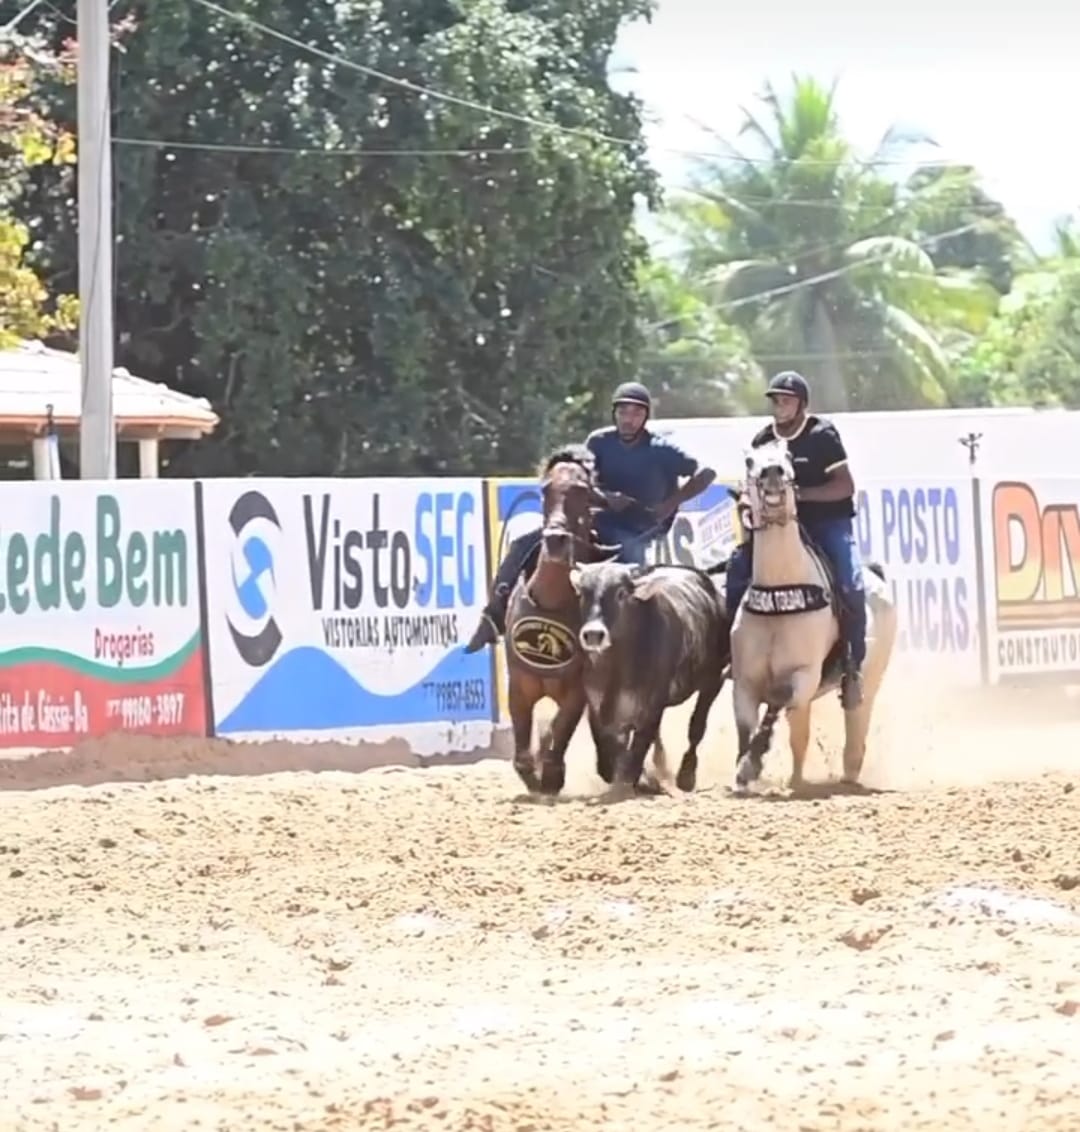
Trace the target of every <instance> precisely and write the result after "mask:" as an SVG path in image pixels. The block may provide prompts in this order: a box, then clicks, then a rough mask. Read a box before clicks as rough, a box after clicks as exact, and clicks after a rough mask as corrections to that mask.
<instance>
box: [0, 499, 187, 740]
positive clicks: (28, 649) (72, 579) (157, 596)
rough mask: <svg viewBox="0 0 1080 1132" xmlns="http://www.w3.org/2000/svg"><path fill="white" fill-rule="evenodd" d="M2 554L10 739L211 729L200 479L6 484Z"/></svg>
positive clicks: (2, 677)
mask: <svg viewBox="0 0 1080 1132" xmlns="http://www.w3.org/2000/svg"><path fill="white" fill-rule="evenodd" d="M0 562H2V564H3V565H2V568H0V633H2V641H3V647H2V649H0V747H4V748H14V747H68V746H72V745H74V744H75V743H77V742H79V741H80V740H82V739H86V738H90V737H95V736H100V735H104V734H106V733H108V732H111V731H122V732H129V733H137V734H142V735H192V734H194V735H201V734H205V732H206V714H205V700H204V672H203V650H202V638H201V633H200V618H199V586H198V566H197V548H196V528H195V500H194V487H193V484H191V483H190V482H183V481H179V480H177V481H161V480H157V481H140V480H128V481H124V480H121V481H116V482H112V483H110V484H109V485H108V486H107V487H105V486H103V485H100V484H96V483H92V482H88V483H83V482H75V483H56V482H50V481H41V482H36V483H12V484H4V485H2V486H0Z"/></svg>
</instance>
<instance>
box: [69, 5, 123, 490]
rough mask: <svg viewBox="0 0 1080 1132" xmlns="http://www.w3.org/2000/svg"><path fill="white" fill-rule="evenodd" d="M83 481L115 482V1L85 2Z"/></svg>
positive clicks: (81, 14)
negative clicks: (111, 36)
mask: <svg viewBox="0 0 1080 1132" xmlns="http://www.w3.org/2000/svg"><path fill="white" fill-rule="evenodd" d="M78 5H79V11H78V40H79V59H78V64H79V138H78V147H79V150H78V152H79V306H80V318H79V363H80V369H81V372H82V412H81V414H80V417H79V475H80V477H81V478H82V479H84V480H86V479H115V477H116V425H115V423H114V421H113V399H112V371H113V232H112V129H111V124H110V113H111V106H110V99H109V0H78Z"/></svg>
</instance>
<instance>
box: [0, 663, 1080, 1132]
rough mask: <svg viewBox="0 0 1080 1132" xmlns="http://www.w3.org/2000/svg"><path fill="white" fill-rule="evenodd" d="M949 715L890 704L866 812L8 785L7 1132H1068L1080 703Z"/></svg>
mask: <svg viewBox="0 0 1080 1132" xmlns="http://www.w3.org/2000/svg"><path fill="white" fill-rule="evenodd" d="M928 684H932V681H929V680H926V679H924V680H922V681H920V682H917V683H913V682H908V681H904V680H901V679H900V678H899V677H897V678H896V679H895V680H893V681H892V682H891V684H887V686H886V690H885V693H884V694H883V697H882V702H881V705H880V707H881V710H880V711H879V714H878V716H877V721H876V725H875V728H874V732H873V738H874V743H873V747H872V751H871V754H870V758H869V762H868V768H867V776H866V777H867V780H868V781H869V782H870V783H871V784H873V785H875V786H877V787H879V788H881V789H882V792H880V793H870V794H867V795H865V796H861V797H853V796H850V795H842V794H840V795H837V794H834V795H832V796H829V795H828V794H827V792H822V794H821V796H819V797H813V798H806V799H802V800H786V799H784V798H783V797H782V796H779V795H778V796H776V797H774V798H773V800H762V799H746V800H737V799H732V798H729V797H727V796H726V795H725V793H724V791H723V790H722V789H720V788H715V789H712V790H707V791H703V792H702V793H700V794H699V795H697V796H695V797H693V798H691V799H689V800H687V801H684V802H677V801H673V800H671V799H667V798H660V799H649V798H645V799H635V800H632V801H630V802H627V803H624V804H620V805H614V806H605V805H597V804H595V801H588V800H583V799H582V798H581V797H578V798H575V799H572V800H569V801H566V802H564V803H562V804H557V805H537V804H533V803H529V802H526V801H523V800H521V797H520V790H519V787H518V784H517V780H516V778H515V777H514V775H513V773H512V771H511V770H510V769H509V768H508V767H507V766H506V765H505V764H503V763H500V762H497V761H495V760H488V761H486V762H484V763H482V764H480V765H478V766H475V767H456V768H441V769H427V770H417V769H408V770H402V769H385V770H377V771H372V772H370V773H367V774H363V775H355V774H353V775H350V774H346V773H343V772H342V771H340V770H335V769H329V768H334V767H338V766H340V765H342V757H343V752H342V750H341V749H340V748H327V749H323V750H322V751H320V752H311V751H306V752H305V751H304V750H302V749H298V748H294V747H289V746H287V745H284V744H278V745H275V746H273V747H269V748H266V749H265V750H262V751H259V750H252V749H249V750H246V751H245V750H242V749H237V748H235V747H231V748H230V747H228V746H227V745H224V744H207V743H202V744H199V743H188V744H177V743H173V744H153V743H146V742H139V743H132V742H130V741H129V742H127V743H120V742H116V743H114V744H96V745H94V746H93V747H92V748H90V749H88V750H87V751H86V752H84V753H83V754H82V755H81V756H79V757H78V758H76V757H75V756H71V755H66V756H59V757H58V756H49V757H47V758H42V759H37V760H29V761H24V762H14V761H12V762H7V763H0V790H2V791H4V792H2V793H0V980H2V986H3V990H2V992H0V995H2V997H0V1097H2V1103H0V1129H3V1130H4V1132H7V1130H9V1129H10V1130H19V1132H22V1130H26V1132H29V1130H31V1129H34V1130H36V1129H42V1130H44V1129H55V1130H59V1132H82V1130H87V1132H90V1130H92V1132H102V1130H111V1129H130V1130H137V1132H152V1130H155V1129H162V1130H171V1129H202V1130H209V1129H220V1130H229V1132H231V1130H233V1129H253V1130H254V1129H259V1130H263V1129H266V1130H269V1129H274V1130H277V1129H281V1130H306V1132H311V1130H329V1129H334V1130H347V1129H395V1130H401V1132H405V1130H409V1129H432V1130H436V1132H443V1130H446V1132H460V1130H465V1129H472V1130H477V1132H512V1130H513V1132H545V1130H558V1132H580V1130H582V1129H586V1128H590V1127H595V1128H606V1129H619V1130H623V1129H625V1130H627V1132H630V1130H633V1132H653V1130H661V1129H672V1130H675V1132H682V1130H693V1129H706V1128H710V1129H725V1130H734V1129H761V1128H765V1127H770V1126H773V1127H776V1128H777V1129H781V1130H783V1132H788V1130H791V1132H795V1130H822V1132H824V1130H844V1132H854V1130H857V1129H861V1130H867V1132H871V1130H872V1132H878V1130H880V1132H886V1130H894V1129H895V1130H900V1129H903V1130H905V1132H910V1130H914V1129H933V1130H935V1132H942V1130H950V1129H972V1130H975V1129H977V1130H978V1132H994V1130H1001V1132H1035V1130H1040V1129H1060V1130H1062V1132H1076V1130H1077V1129H1078V1128H1080V1056H1078V1052H1077V1051H1078V1050H1080V790H1076V791H1074V790H1073V785H1074V783H1078V782H1080V706H1078V705H1077V703H1076V701H1069V700H1066V699H1065V698H1064V697H1063V696H1061V695H1060V694H1059V695H1058V696H1056V697H1054V698H1047V697H1045V696H1034V695H1027V696H1020V695H1011V696H1009V695H1004V694H998V695H996V696H995V697H993V698H992V699H986V698H981V697H975V696H971V695H969V696H965V697H963V698H962V699H961V700H960V701H957V702H953V703H951V704H947V703H945V702H944V700H941V701H937V702H935V701H932V700H930V699H928V698H927V696H926V695H925V694H923V692H922V691H919V689H923V690H925V688H926V686H927V685H928ZM729 717H730V698H729V695H728V692H727V691H726V690H725V692H724V694H723V695H722V697H721V699H720V700H719V702H718V704H717V706H716V708H715V709H714V713H713V726H712V728H711V736H710V740H708V741H707V745H706V746H707V749H706V752H705V755H706V766H705V768H704V783H703V785H705V786H708V785H710V783H713V784H715V783H717V782H718V780H720V779H722V780H723V781H724V782H725V783H726V782H727V780H728V778H729V775H730V768H731V761H732V760H731V743H730V732H729V728H728V720H729ZM685 718H686V713H685V712H684V713H679V714H678V715H675V713H673V715H672V718H670V719H669V720H668V721H667V722H666V725H665V734H666V736H667V737H668V740H669V743H670V745H671V747H672V749H673V750H675V751H676V752H677V751H679V750H681V748H680V747H679V746H678V739H679V738H680V737H681V734H682V733H683V732H682V728H683V726H684V721H685ZM818 720H819V727H818V731H817V734H818V735H819V736H821V737H822V738H823V740H826V742H824V743H823V750H824V753H820V752H819V758H818V765H817V768H816V769H817V772H818V774H819V775H821V774H824V771H825V766H826V764H827V763H830V764H832V763H835V762H836V758H835V755H836V753H837V743H836V736H837V734H838V731H837V727H838V720H839V711H838V710H837V709H836V708H835V707H834V706H832V705H826V706H825V707H823V708H822V709H821V710H820V711H819V713H818ZM830 736H831V738H830ZM785 741H786V736H784V735H783V734H782V735H781V742H780V747H779V749H780V751H781V752H783V753H785V754H786V746H785ZM346 753H347V752H346ZM313 754H315V755H317V756H318V759H317V761H314V762H313V765H316V766H317V767H319V768H321V771H322V772H321V773H313V772H311V771H304V770H303V769H302V767H303V765H304V760H305V759H308V761H309V762H312V756H313ZM589 758H590V751H589V749H588V746H587V744H586V743H584V742H582V741H581V740H580V738H579V740H578V741H577V743H576V745H575V755H574V759H573V760H572V774H571V783H570V788H571V789H572V790H573V791H575V792H578V793H579V794H580V793H595V792H596V790H597V789H598V784H597V782H596V780H595V779H594V778H593V776H592V774H591V773H590V770H589V766H588V762H589ZM783 766H784V763H783V762H782V761H781V760H777V759H774V760H772V761H771V762H770V764H769V767H768V769H769V770H770V772H771V773H772V774H774V775H778V774H781V773H783ZM229 771H231V772H232V776H231V777H230V776H228V773H229ZM271 772H276V773H271ZM125 776H126V777H128V778H131V779H139V778H143V779H150V780H149V781H142V782H138V781H131V782H126V783H118V782H117V781H116V779H117V778H118V777H125ZM154 778H157V779H159V780H158V781H153V780H152V779H154ZM110 779H111V780H112V781H110ZM1025 779H1026V781H1025ZM64 780H67V781H72V780H76V781H79V782H81V783H84V784H88V783H95V782H96V783H98V784H96V785H77V786H72V785H66V786H55V785H50V784H52V783H56V782H59V781H64ZM28 787H30V788H29V789H28Z"/></svg>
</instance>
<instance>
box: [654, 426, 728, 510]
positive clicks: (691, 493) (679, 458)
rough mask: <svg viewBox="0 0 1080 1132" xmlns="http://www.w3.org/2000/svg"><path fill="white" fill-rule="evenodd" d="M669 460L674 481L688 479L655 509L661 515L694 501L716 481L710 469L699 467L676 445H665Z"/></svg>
mask: <svg viewBox="0 0 1080 1132" xmlns="http://www.w3.org/2000/svg"><path fill="white" fill-rule="evenodd" d="M667 448H668V452H669V454H670V460H671V471H672V473H673V475H674V476H675V478H676V479H681V478H682V477H683V476H686V477H688V478H687V480H686V482H685V483H684V484H683V485H682V486H681V487H678V488H676V489H675V491H674V492H673V493H672V494H671V495H670V496H669V497H668V498H667V499H665V500H664V502H663V503H661V504H660V506H659V507H658V508H657V510H658V511H660V512H661V513H662V514H663V513H667V514H671V513H672V512H674V511H677V510H678V509H679V508H680V507H681V506H682V505H683V504H684V503H687V502H689V500H691V499H696V498H697V497H698V496H699V495H700V494H701V493H702V492H703V491H704V490H705V489H706V488H707V487H708V486H709V484H711V483H712V482H713V480H714V479H716V472H714V471H713V469H712V468H704V467H701V466H700V465H699V464H698V462H697V460H695V459H694V457H693V456H691V455H689V454H688V453H687V452H684V451H683V450H682V449H681V448H680V447H679V446H678V445H676V444H671V443H670V442H669V443H668V445H667Z"/></svg>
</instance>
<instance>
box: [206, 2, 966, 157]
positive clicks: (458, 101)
mask: <svg viewBox="0 0 1080 1132" xmlns="http://www.w3.org/2000/svg"><path fill="white" fill-rule="evenodd" d="M195 3H196V4H200V5H202V7H204V8H206V9H208V10H209V11H211V12H216V13H217V14H218V15H220V16H224V17H225V18H226V19H229V20H233V21H234V22H236V23H239V24H243V25H245V26H247V27H249V28H252V29H253V30H255V31H258V32H261V33H262V34H263V35H268V36H270V37H271V38H273V39H278V40H280V41H281V42H282V43H287V44H289V45H290V46H292V47H295V48H297V49H298V50H300V51H305V52H307V53H308V54H309V55H314V56H316V57H317V58H319V59H323V60H325V61H326V62H327V63H333V64H334V65H335V66H338V67H344V68H345V69H346V70H351V71H356V72H358V73H359V74H362V75H366V76H367V77H368V78H373V79H378V80H379V81H380V82H384V83H388V84H389V85H391V86H396V87H399V88H400V89H402V90H407V91H411V92H412V93H413V94H418V95H420V96H422V97H424V98H430V99H432V100H434V101H436V102H445V103H448V104H450V105H453V106H461V107H463V108H464V109H466V110H475V111H477V112H478V113H481V114H486V115H488V116H490V117H493V118H501V119H503V120H504V121H507V122H516V123H518V124H519V125H523V126H532V127H534V128H536V129H540V130H548V131H550V132H552V133H557V134H564V135H566V136H567V137H576V138H581V139H582V140H585V141H597V142H604V143H606V144H608V145H617V146H623V147H625V148H628V149H638V148H640V149H643V150H644V149H651V150H654V151H655V152H659V153H670V154H674V155H675V156H680V157H692V158H702V159H705V160H714V161H731V162H734V163H742V164H745V165H763V166H773V165H775V164H777V162H776V160H775V158H771V157H761V158H757V157H747V156H745V155H743V154H737V153H716V152H712V153H710V152H707V151H702V150H689V149H678V148H674V147H672V146H650V145H649V144H648V143H647V142H646V141H645V139H644V138H641V139H633V138H621V137H618V136H617V135H615V134H608V133H605V132H603V131H601V130H588V129H581V128H579V127H575V126H563V125H561V124H559V123H558V122H549V121H545V120H544V119H542V118H536V117H534V116H533V115H530V114H518V113H516V112H514V111H511V110H503V109H501V108H500V107H497V106H491V105H490V104H488V103H484V102H477V101H475V100H474V99H471V98H462V97H460V96H459V95H456V94H449V93H447V92H446V91H442V90H438V89H436V88H435V87H430V86H425V85H424V84H423V83H416V82H413V81H412V80H411V79H404V78H401V77H400V76H398V75H391V74H389V73H388V72H386V71H381V70H379V69H378V68H377V67H370V66H368V65H367V64H366V63H357V62H355V61H354V60H352V59H346V58H345V57H344V56H343V55H338V54H337V53H336V52H333V51H327V50H325V49H324V48H322V47H319V46H317V45H316V44H313V43H305V42H304V41H303V40H301V39H297V38H295V37H294V36H291V35H289V34H287V33H286V32H283V31H278V29H277V28H273V27H270V26H269V25H268V24H264V23H262V22H261V21H259V20H256V19H254V18H253V17H251V16H249V15H246V14H245V13H243V12H234V11H231V10H230V9H229V8H225V7H222V5H220V4H217V3H215V2H214V0H195ZM853 162H854V163H857V164H861V165H863V166H867V167H869V166H875V167H876V166H881V167H884V166H899V167H904V166H916V167H918V168H922V169H933V168H948V167H951V166H953V165H957V164H959V163H958V162H955V161H919V162H912V161H901V160H886V159H880V160H876V161H857V159H853ZM798 164H799V165H800V166H801V167H803V168H809V167H818V166H820V167H823V168H833V167H836V166H838V165H842V164H843V162H837V161H810V160H806V159H800V160H799V162H798Z"/></svg>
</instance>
